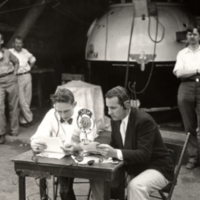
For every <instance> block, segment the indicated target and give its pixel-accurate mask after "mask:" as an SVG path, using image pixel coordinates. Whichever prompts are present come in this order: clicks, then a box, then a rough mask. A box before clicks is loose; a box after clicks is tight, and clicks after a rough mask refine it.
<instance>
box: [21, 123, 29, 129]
mask: <svg viewBox="0 0 200 200" xmlns="http://www.w3.org/2000/svg"><path fill="white" fill-rule="evenodd" d="M19 125H20V126H22V127H24V128H29V127H30V126H31V122H28V123H26V124H21V123H20V124H19Z"/></svg>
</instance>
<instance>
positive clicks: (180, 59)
mask: <svg viewBox="0 0 200 200" xmlns="http://www.w3.org/2000/svg"><path fill="white" fill-rule="evenodd" d="M180 69H184V61H183V56H182V54H181V53H180V52H179V53H178V55H177V58H176V64H175V67H174V70H173V73H174V75H176V72H177V70H180Z"/></svg>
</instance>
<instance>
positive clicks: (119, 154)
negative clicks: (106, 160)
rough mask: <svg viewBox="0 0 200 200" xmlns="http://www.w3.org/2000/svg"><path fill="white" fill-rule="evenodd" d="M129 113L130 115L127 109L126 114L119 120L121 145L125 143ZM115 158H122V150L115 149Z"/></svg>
mask: <svg viewBox="0 0 200 200" xmlns="http://www.w3.org/2000/svg"><path fill="white" fill-rule="evenodd" d="M129 115H130V110H129V113H128V115H127V116H126V117H125V118H124V119H123V120H122V121H121V124H120V133H121V137H122V143H123V145H124V144H125V138H126V129H127V125H128V120H129ZM117 158H118V159H120V160H123V155H122V151H121V150H120V149H117Z"/></svg>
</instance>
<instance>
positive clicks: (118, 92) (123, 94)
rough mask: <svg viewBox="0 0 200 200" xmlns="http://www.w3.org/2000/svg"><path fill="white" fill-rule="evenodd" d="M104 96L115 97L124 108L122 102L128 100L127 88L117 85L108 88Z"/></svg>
mask: <svg viewBox="0 0 200 200" xmlns="http://www.w3.org/2000/svg"><path fill="white" fill-rule="evenodd" d="M105 97H106V98H109V99H110V98H113V97H117V98H118V102H119V105H121V106H123V107H124V108H125V105H124V102H126V101H130V95H129V93H128V90H127V89H126V88H124V87H122V86H117V87H114V88H112V89H111V90H109V91H108V92H107V93H106V95H105Z"/></svg>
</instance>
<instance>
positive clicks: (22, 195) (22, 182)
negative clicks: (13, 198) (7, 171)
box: [18, 175, 26, 200]
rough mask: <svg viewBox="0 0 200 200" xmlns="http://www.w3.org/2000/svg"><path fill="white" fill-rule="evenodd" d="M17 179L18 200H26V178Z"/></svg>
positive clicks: (19, 177)
mask: <svg viewBox="0 0 200 200" xmlns="http://www.w3.org/2000/svg"><path fill="white" fill-rule="evenodd" d="M18 179H19V200H26V177H25V176H20V175H19V176H18Z"/></svg>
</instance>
